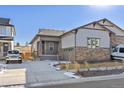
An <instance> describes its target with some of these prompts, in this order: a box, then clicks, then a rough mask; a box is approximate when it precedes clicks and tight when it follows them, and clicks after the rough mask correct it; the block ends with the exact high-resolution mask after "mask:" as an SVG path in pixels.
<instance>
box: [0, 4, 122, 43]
mask: <svg viewBox="0 0 124 93" xmlns="http://www.w3.org/2000/svg"><path fill="white" fill-rule="evenodd" d="M0 17H4V18H10V19H11V23H12V24H13V25H14V26H15V29H16V36H15V38H14V40H15V44H16V43H17V42H19V43H20V44H22V45H24V44H25V43H26V42H30V41H31V40H32V38H33V37H34V36H35V35H36V33H37V32H38V29H39V28H40V29H42V28H43V29H44V28H46V29H56V30H57V29H58V30H65V31H69V30H71V29H73V28H75V27H79V26H82V25H85V24H87V23H89V22H92V21H97V20H99V19H103V18H107V19H109V20H110V21H112V22H113V23H115V24H117V25H118V26H120V27H121V28H123V29H124V6H112V5H101V6H100V5H96V6H93V5H91V6H90V5H87V6H86V5H81V6H79V5H68V6H66V5H64V6H62V5H58V6H55V5H51V6H50V5H49V6H47V5H40V6H36V5H34V6H31V5H27V6H24V5H20V6H19V5H16V6H13V5H8V6H2V5H1V6H0Z"/></svg>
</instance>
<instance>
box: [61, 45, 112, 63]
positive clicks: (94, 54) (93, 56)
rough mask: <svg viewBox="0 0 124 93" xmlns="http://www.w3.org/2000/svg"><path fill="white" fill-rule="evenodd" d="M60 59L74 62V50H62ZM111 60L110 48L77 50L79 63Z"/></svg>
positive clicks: (79, 48)
mask: <svg viewBox="0 0 124 93" xmlns="http://www.w3.org/2000/svg"><path fill="white" fill-rule="evenodd" d="M60 57H61V58H62V59H63V60H69V58H70V59H71V61H73V60H74V50H72V51H66V49H62V50H61V53H60ZM109 59H110V50H109V48H108V49H107V48H96V49H92V48H83V47H78V48H76V60H77V61H79V62H83V61H102V60H109Z"/></svg>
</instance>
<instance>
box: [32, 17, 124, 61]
mask: <svg viewBox="0 0 124 93" xmlns="http://www.w3.org/2000/svg"><path fill="white" fill-rule="evenodd" d="M57 32H58V33H60V31H58V30H57V31H56V32H55V33H54V31H53V32H52V30H48V32H47V30H41V31H39V33H38V34H37V35H36V36H35V37H34V39H33V40H32V41H31V44H32V50H33V51H36V53H37V56H38V57H40V58H41V59H42V60H44V59H43V58H42V57H41V56H42V55H51V54H52V55H54V54H55V55H59V58H60V59H61V60H72V61H74V60H76V61H81V62H82V61H101V60H109V59H110V54H111V48H112V47H115V46H116V45H117V44H124V31H123V29H121V28H120V27H118V26H117V25H115V24H114V23H112V22H111V21H109V20H108V19H101V20H98V21H94V22H91V23H89V24H86V25H83V26H80V27H77V28H75V29H72V30H70V31H68V32H65V33H63V32H62V33H61V34H59V35H57V36H56V34H57ZM46 33H47V34H46ZM48 33H49V34H48ZM51 34H52V36H51ZM53 38H54V40H53ZM55 38H56V39H55ZM55 41H57V44H56V45H55V46H56V48H53V47H51V46H54V44H53V42H55ZM50 42H52V43H50ZM53 49H54V52H50V51H51V50H52V51H53ZM55 51H56V52H55ZM45 59H48V57H46V58H45Z"/></svg>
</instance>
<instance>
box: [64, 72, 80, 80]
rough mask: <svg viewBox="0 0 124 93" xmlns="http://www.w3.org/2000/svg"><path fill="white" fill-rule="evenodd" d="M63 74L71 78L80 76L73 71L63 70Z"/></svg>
mask: <svg viewBox="0 0 124 93" xmlns="http://www.w3.org/2000/svg"><path fill="white" fill-rule="evenodd" d="M64 75H66V76H68V77H71V78H75V79H80V78H81V76H78V75H75V73H73V72H65V73H64Z"/></svg>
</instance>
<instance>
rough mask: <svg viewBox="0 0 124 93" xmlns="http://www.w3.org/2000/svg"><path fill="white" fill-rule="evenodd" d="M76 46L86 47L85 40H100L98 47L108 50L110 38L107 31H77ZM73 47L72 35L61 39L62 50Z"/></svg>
mask: <svg viewBox="0 0 124 93" xmlns="http://www.w3.org/2000/svg"><path fill="white" fill-rule="evenodd" d="M76 37H77V39H76V42H77V44H76V45H77V46H80V47H87V38H90V37H91V38H100V47H101V48H109V47H110V38H109V33H108V32H107V31H101V30H93V29H79V30H78V33H77V36H76ZM73 46H74V34H73V33H72V34H68V35H66V36H63V37H62V48H68V47H73Z"/></svg>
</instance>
